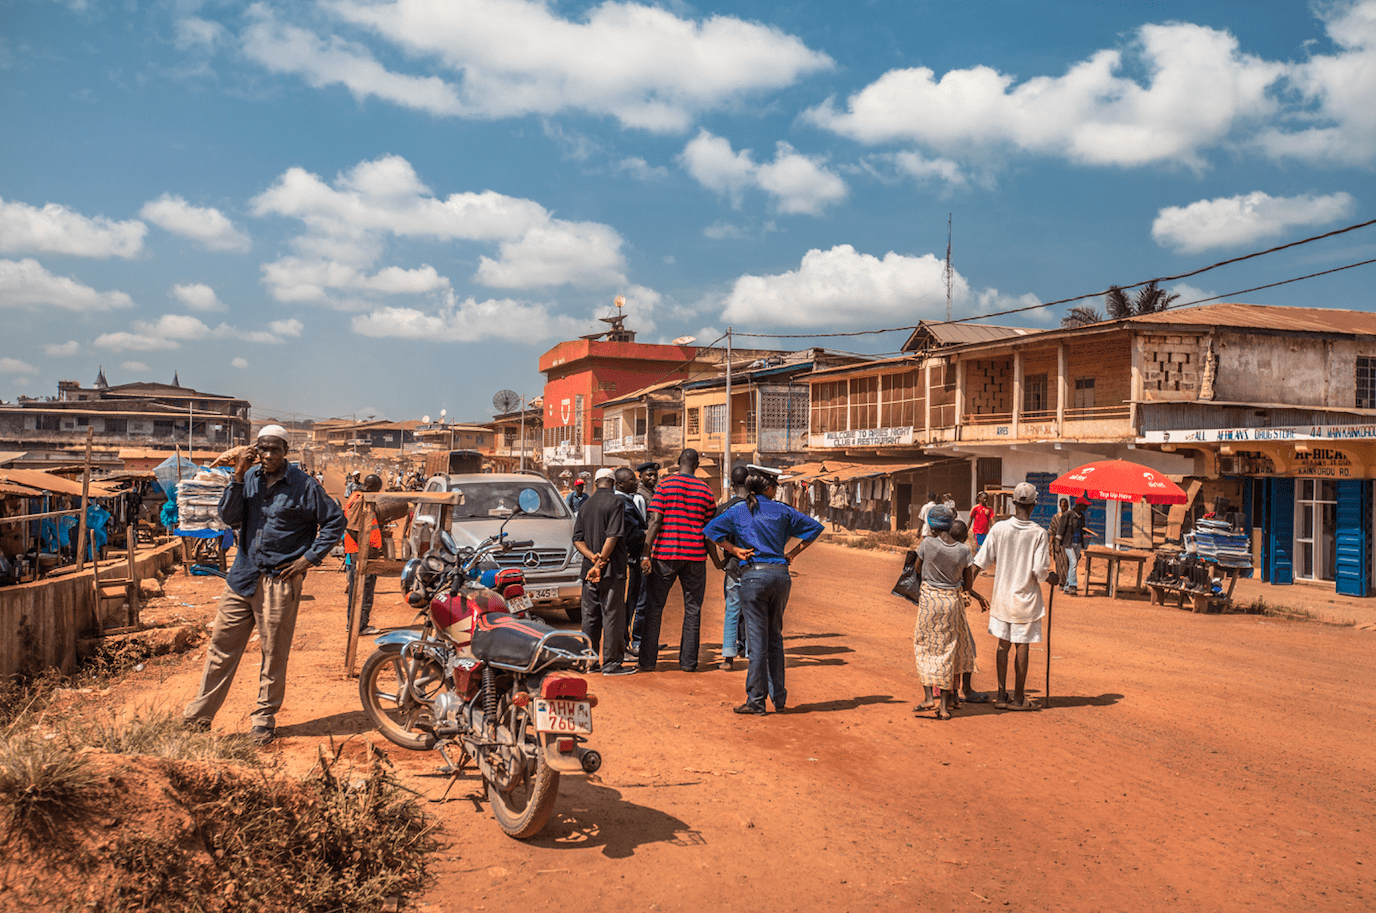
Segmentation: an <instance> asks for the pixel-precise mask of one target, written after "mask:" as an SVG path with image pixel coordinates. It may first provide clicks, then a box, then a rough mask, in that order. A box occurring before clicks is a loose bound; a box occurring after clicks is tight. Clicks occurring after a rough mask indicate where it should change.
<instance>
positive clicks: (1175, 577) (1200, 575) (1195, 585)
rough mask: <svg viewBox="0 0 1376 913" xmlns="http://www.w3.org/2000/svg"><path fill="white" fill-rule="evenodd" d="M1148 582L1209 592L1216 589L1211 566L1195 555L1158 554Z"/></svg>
mask: <svg viewBox="0 0 1376 913" xmlns="http://www.w3.org/2000/svg"><path fill="white" fill-rule="evenodd" d="M1147 583H1152V584H1156V585H1158V586H1170V587H1179V588H1181V589H1185V590H1194V591H1197V592H1201V593H1207V592H1210V591H1212V590H1213V589H1214V580H1213V579H1212V576H1211V575H1210V573H1209V566H1208V565H1207V564H1205V563H1204V562H1203V561H1202V560H1200V559H1199V558H1198V557H1197V556H1195V555H1190V554H1173V555H1172V554H1158V555H1157V556H1156V561H1155V563H1154V564H1153V565H1152V569H1151V574H1150V575H1149V576H1148V577H1147Z"/></svg>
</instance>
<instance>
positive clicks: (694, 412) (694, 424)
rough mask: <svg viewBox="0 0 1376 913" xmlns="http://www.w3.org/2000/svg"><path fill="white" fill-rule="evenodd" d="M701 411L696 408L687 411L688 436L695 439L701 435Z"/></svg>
mask: <svg viewBox="0 0 1376 913" xmlns="http://www.w3.org/2000/svg"><path fill="white" fill-rule="evenodd" d="M701 415H702V410H700V409H699V408H698V407H697V406H694V407H693V408H691V409H689V410H688V436H689V437H697V436H698V435H700V434H702V421H701Z"/></svg>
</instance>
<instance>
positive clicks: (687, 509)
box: [639, 447, 721, 672]
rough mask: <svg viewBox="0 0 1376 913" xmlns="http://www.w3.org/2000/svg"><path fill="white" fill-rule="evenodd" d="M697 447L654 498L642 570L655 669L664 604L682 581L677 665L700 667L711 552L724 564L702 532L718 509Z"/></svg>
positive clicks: (646, 634)
mask: <svg viewBox="0 0 1376 913" xmlns="http://www.w3.org/2000/svg"><path fill="white" fill-rule="evenodd" d="M697 469H698V452H697V451H696V450H693V449H692V448H691V447H690V448H688V449H687V450H685V451H683V453H681V454H679V457H678V472H676V473H674V474H673V475H669V476H665V477H664V478H663V479H660V481H659V484H657V485H656V486H655V494H654V498H652V499H651V501H650V528H649V530H647V531H646V533H645V550H644V552H643V554H644V556H645V557H644V558H642V559H641V571H642V572H643V573H644V575H645V581H646V582H647V583H648V584H649V586H650V600H649V604H648V605H646V607H645V627H644V631H643V632H642V634H641V647H640V661H639V665H640V668H641V669H643V670H645V671H647V672H648V671H652V670H653V669H654V668H655V663H656V661H657V660H658V659H659V656H658V654H659V650H658V646H659V627H660V622H661V621H662V620H663V616H664V603H665V602H667V601H668V599H669V591H670V590H671V589H672V588H673V586H674V581H675V580H677V581H678V584H679V589H680V590H682V592H683V637H682V639H681V641H680V644H679V649H678V667H679V668H680V669H682V670H683V671H684V672H695V671H697V668H698V637H699V630H700V628H701V626H702V597H703V595H704V594H705V593H706V592H707V556H708V554H709V549H710V554H711V556H712V563H713V564H715V565H716V566H717V567H721V558H720V557H719V556H718V554H717V550H716V547H715V546H713V545H711V544H710V543H708V542H707V540H705V539H704V538H703V537H702V528H703V527H704V526H706V525H707V521H708V520H710V519H712V515H713V514H714V513H715V512H716V500H715V498H713V496H712V489H711V488H708V487H707V483H706V482H704V481H702V480H701V479H699V478H698V477H697V475H696V473H697Z"/></svg>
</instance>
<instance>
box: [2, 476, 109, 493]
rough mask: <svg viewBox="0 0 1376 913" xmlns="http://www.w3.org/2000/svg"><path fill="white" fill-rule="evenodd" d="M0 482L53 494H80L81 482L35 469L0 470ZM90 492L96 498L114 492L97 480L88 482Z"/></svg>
mask: <svg viewBox="0 0 1376 913" xmlns="http://www.w3.org/2000/svg"><path fill="white" fill-rule="evenodd" d="M0 482H9V483H11V484H14V485H23V486H25V487H27V488H36V489H39V490H40V491H50V492H53V493H54V494H64V495H80V494H81V483H80V482H78V481H75V480H73V479H64V478H62V476H56V475H53V474H51V473H47V472H41V471H40V470H37V469H4V470H0ZM89 490H90V494H91V495H92V496H93V497H97V498H109V497H113V496H114V494H115V493H114V492H113V491H111V490H110V489H108V488H106V487H105V486H103V485H101V484H99V483H98V482H92V483H91V484H90V489H89Z"/></svg>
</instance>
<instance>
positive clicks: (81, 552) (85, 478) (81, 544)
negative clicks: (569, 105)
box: [76, 425, 96, 571]
mask: <svg viewBox="0 0 1376 913" xmlns="http://www.w3.org/2000/svg"><path fill="white" fill-rule="evenodd" d="M95 434H96V429H95V428H92V427H91V426H90V425H87V426H86V469H85V471H84V472H83V473H82V474H81V519H80V520H78V521H77V536H76V569H77V570H78V571H79V570H81V569H82V568H84V567H85V566H86V508H87V506H88V505H89V504H90V503H91V441H92V439H94V438H95ZM91 557H92V558H95V550H94V549H92V550H91Z"/></svg>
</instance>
